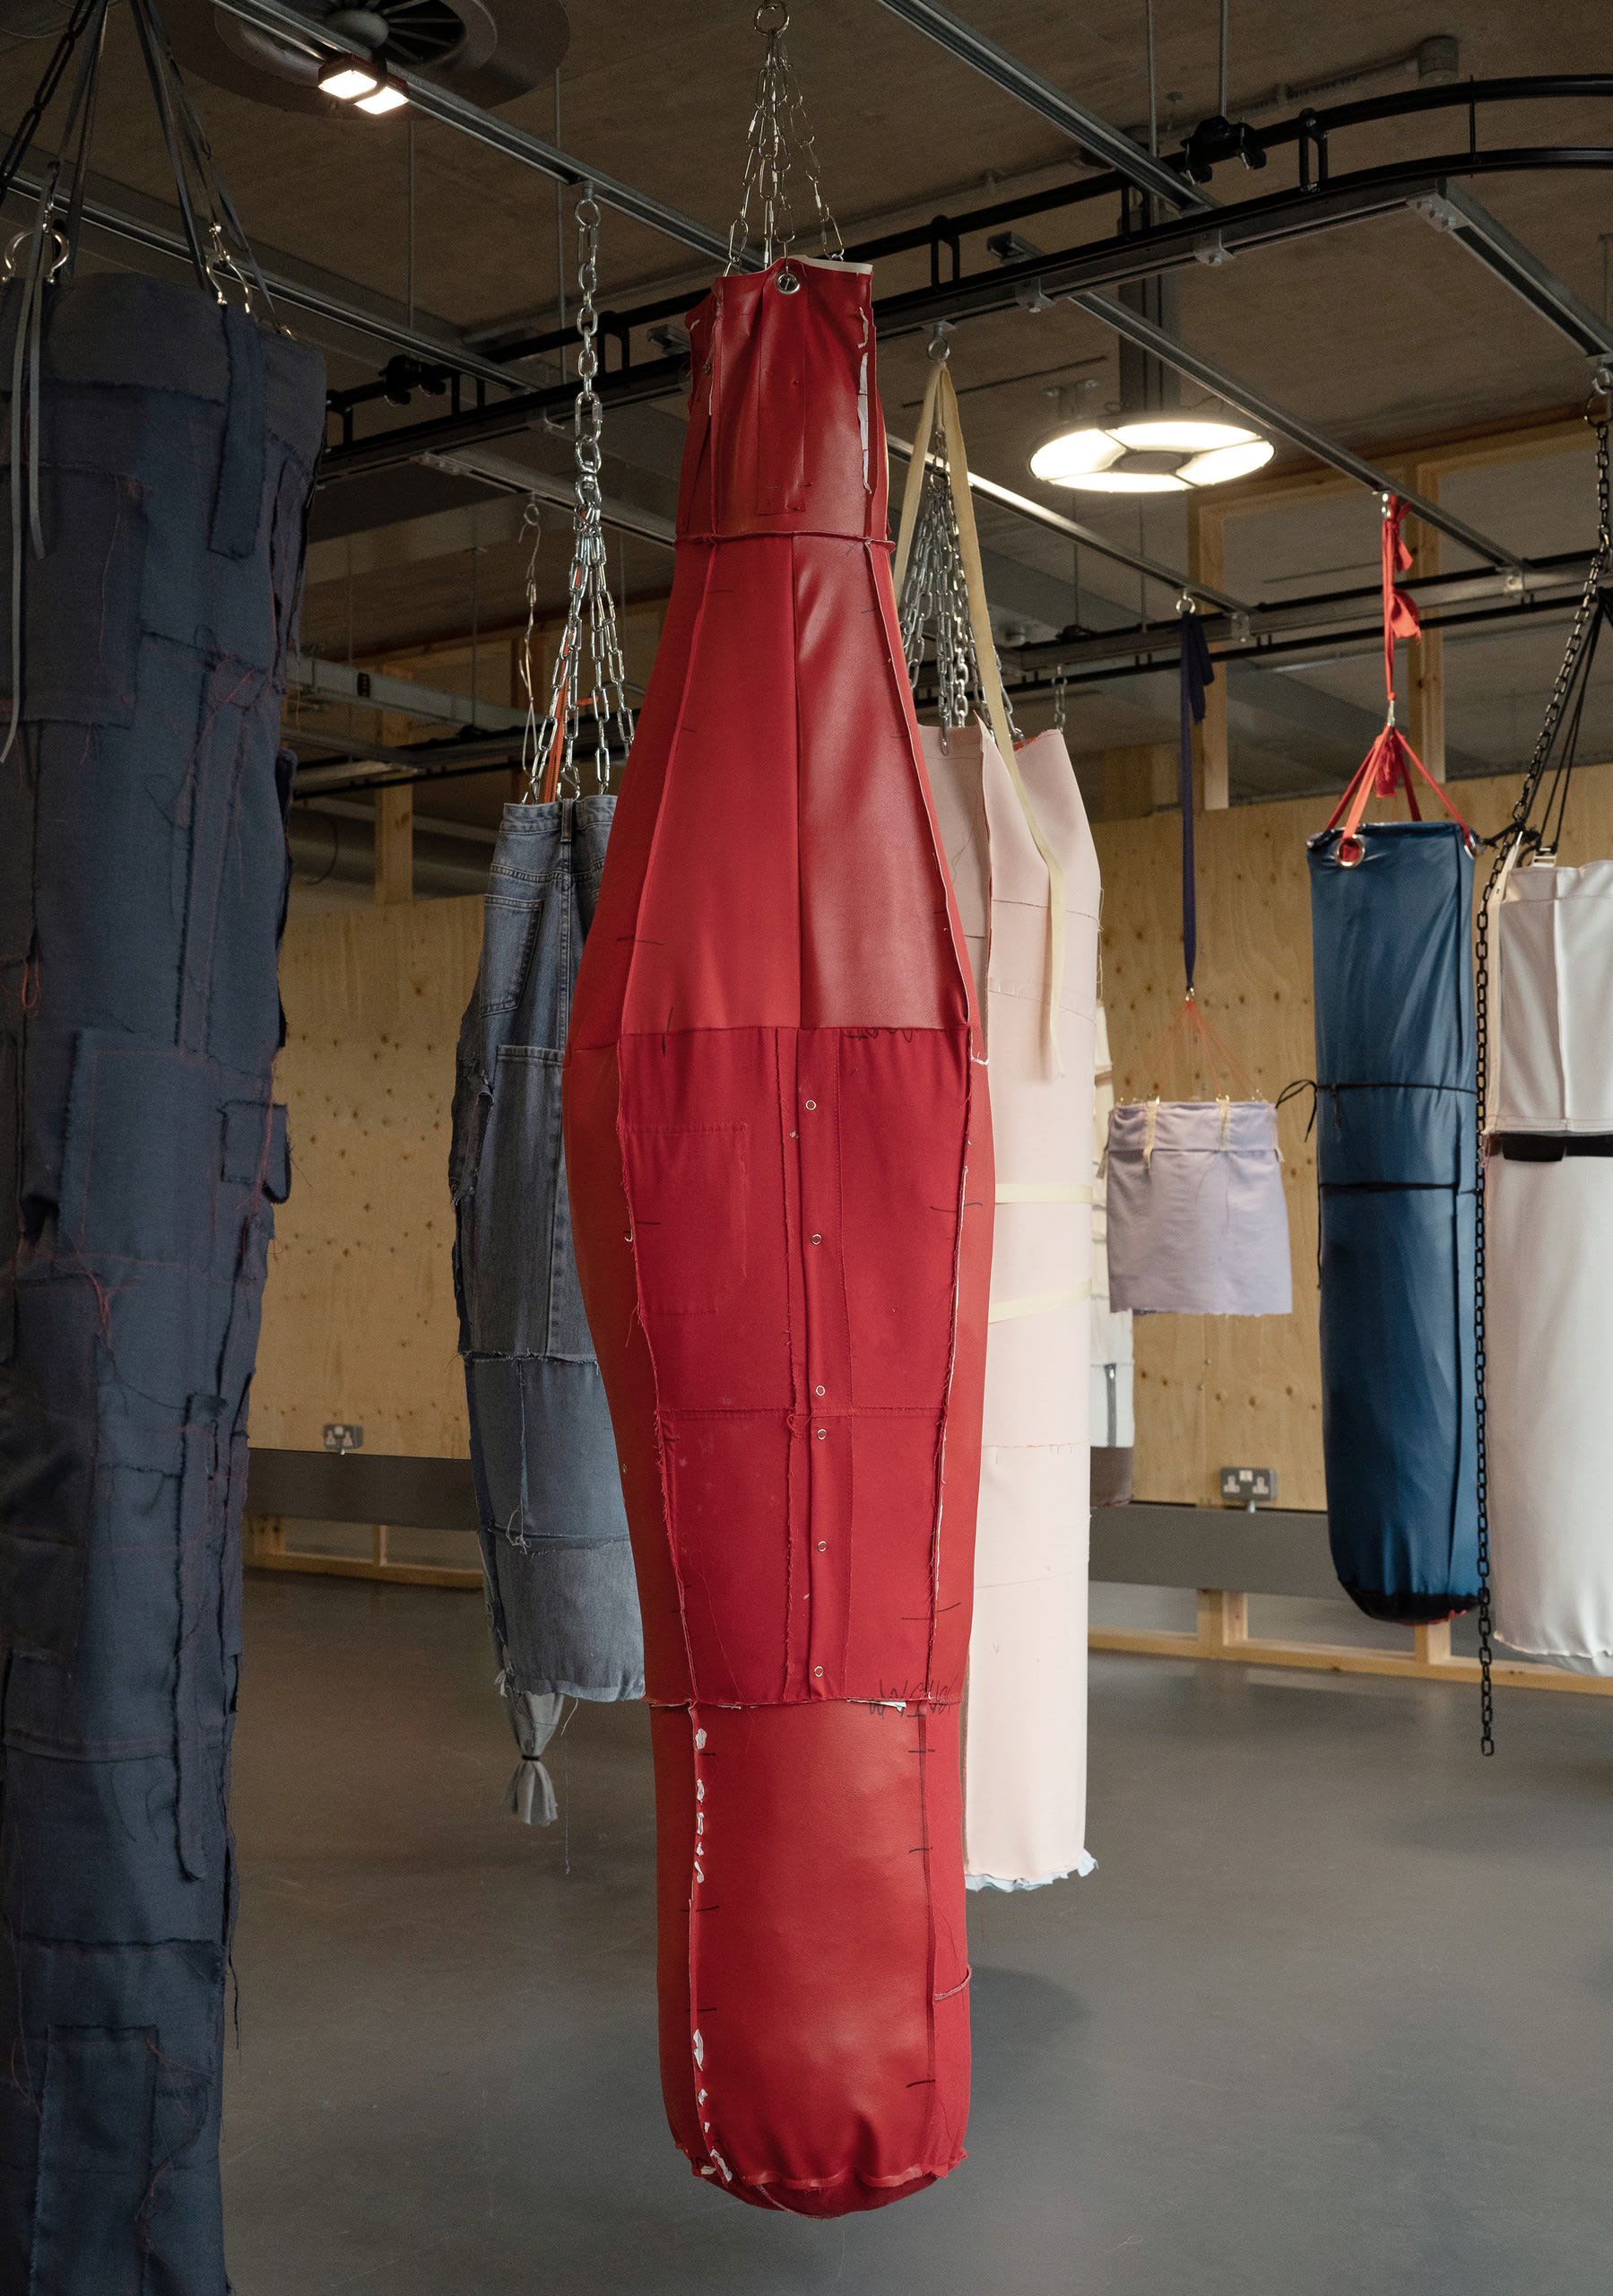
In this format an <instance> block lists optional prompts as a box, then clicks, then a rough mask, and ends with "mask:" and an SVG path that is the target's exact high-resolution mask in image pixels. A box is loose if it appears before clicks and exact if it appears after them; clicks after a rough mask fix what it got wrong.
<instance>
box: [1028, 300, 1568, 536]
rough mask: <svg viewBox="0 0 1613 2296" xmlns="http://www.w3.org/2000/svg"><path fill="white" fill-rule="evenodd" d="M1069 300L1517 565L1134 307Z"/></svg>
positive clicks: (1324, 456) (1254, 417) (1272, 427)
mask: <svg viewBox="0 0 1613 2296" xmlns="http://www.w3.org/2000/svg"><path fill="white" fill-rule="evenodd" d="M1069 300H1070V301H1071V302H1072V303H1073V304H1074V305H1075V306H1076V308H1077V309H1078V310H1082V311H1085V312H1086V314H1087V316H1088V318H1095V319H1100V320H1101V321H1102V322H1103V324H1104V326H1108V327H1113V328H1114V332H1115V334H1116V335H1124V336H1126V337H1127V339H1128V340H1129V341H1131V342H1132V343H1135V344H1140V346H1141V348H1142V349H1143V350H1144V351H1147V352H1151V353H1152V354H1153V356H1154V357H1155V358H1156V359H1158V361H1160V363H1161V364H1162V365H1163V366H1166V367H1172V368H1174V369H1175V371H1176V372H1177V374H1179V375H1186V376H1187V377H1189V378H1190V379H1191V380H1192V381H1193V382H1195V383H1200V384H1201V385H1202V386H1203V387H1204V388H1205V389H1206V390H1208V391H1213V392H1214V393H1215V395H1216V396H1217V397H1218V398H1219V399H1222V400H1224V401H1225V402H1226V404H1227V405H1228V406H1230V407H1233V408H1234V409H1236V412H1237V413H1239V414H1246V415H1247V416H1248V417H1249V419H1250V421H1251V422H1255V423H1258V424H1259V425H1260V427H1261V429H1262V430H1264V431H1278V432H1279V434H1280V435H1281V436H1282V437H1283V438H1285V439H1292V440H1293V442H1294V444H1295V445H1296V447H1303V448H1305V452H1306V453H1307V454H1311V455H1314V456H1315V457H1316V459H1317V461H1318V462H1322V463H1330V464H1331V465H1332V467H1333V469H1334V470H1338V471H1342V472H1343V473H1344V474H1345V475H1346V477H1347V478H1353V479H1356V480H1357V481H1358V482H1359V483H1360V484H1361V485H1363V486H1366V487H1370V488H1371V490H1372V491H1373V492H1374V493H1375V494H1398V495H1399V497H1400V499H1401V501H1402V502H1406V503H1409V505H1410V507H1411V509H1414V510H1415V511H1416V512H1417V515H1418V517H1419V518H1421V519H1422V520H1423V522H1424V524H1425V525H1427V526H1437V527H1438V529H1439V531H1440V533H1441V534H1443V535H1449V536H1450V537H1451V540H1452V541H1453V542H1459V543H1460V544H1461V546H1462V548H1463V549H1464V550H1470V551H1471V552H1473V555H1474V556H1475V557H1476V558H1481V559H1483V560H1484V561H1486V563H1487V565H1490V566H1505V567H1509V568H1512V569H1513V570H1517V569H1519V568H1521V567H1522V562H1523V561H1522V559H1520V558H1519V557H1518V555H1517V553H1516V552H1514V551H1510V550H1505V549H1503V548H1502V546H1501V544H1499V543H1495V542H1492V541H1491V540H1490V538H1489V536H1488V535H1481V534H1480V533H1479V530H1478V528H1477V527H1475V526H1469V525H1467V524H1466V522H1465V521H1464V520H1463V519H1461V518H1458V517H1453V516H1452V514H1451V512H1450V511H1449V510H1442V509H1440V507H1439V505H1438V503H1437V502H1429V501H1427V500H1425V499H1424V497H1423V496H1422V495H1420V494H1418V493H1416V492H1414V491H1413V490H1412V489H1411V488H1410V487H1409V486H1405V485H1402V484H1401V483H1397V482H1396V481H1395V480H1394V479H1392V478H1391V477H1390V475H1389V474H1388V473H1387V471H1381V470H1379V469H1378V468H1377V467H1376V465H1375V464H1372V463H1369V462H1366V461H1364V460H1363V459H1362V457H1360V456H1359V455H1357V454H1355V453H1353V452H1352V450H1351V449H1350V448H1349V447H1341V446H1340V445H1339V444H1338V443H1337V441H1336V440H1334V439H1330V438H1329V437H1328V435H1327V433H1326V432H1325V431H1318V430H1317V428H1316V426H1315V425H1314V423H1312V422H1306V421H1305V417H1304V416H1303V415H1300V414H1291V413H1289V412H1288V409H1287V408H1286V407H1282V406H1279V405H1278V404H1277V402H1276V400H1275V399H1270V398H1268V397H1267V396H1265V394H1264V392H1263V391H1257V390H1256V389H1255V388H1254V387H1253V384H1250V383H1245V382H1242V381H1240V380H1239V378H1237V377H1236V375H1229V374H1228V373H1227V371H1226V370H1225V369H1224V368H1221V367H1218V366H1216V365H1215V363H1214V362H1213V361H1211V360H1209V359H1205V358H1201V356H1200V354H1199V353H1198V352H1196V351H1190V350H1189V349H1188V347H1187V345H1186V344H1184V343H1179V342H1178V341H1177V340H1176V338H1175V335H1166V332H1165V330H1164V328H1163V327H1158V326H1154V325H1153V324H1152V323H1151V322H1150V321H1149V320H1148V319H1145V318H1144V317H1142V315H1141V313H1140V312H1139V311H1133V310H1132V309H1129V308H1128V307H1127V306H1126V305H1125V304H1123V303H1114V302H1111V301H1110V300H1109V298H1108V297H1107V296H1106V295H1094V294H1088V293H1086V292H1085V291H1082V292H1078V293H1076V294H1073V295H1071V297H1070V298H1069Z"/></svg>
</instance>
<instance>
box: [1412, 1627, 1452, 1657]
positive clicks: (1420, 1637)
mask: <svg viewBox="0 0 1613 2296" xmlns="http://www.w3.org/2000/svg"><path fill="white" fill-rule="evenodd" d="M1411 1641H1412V1647H1413V1648H1414V1650H1415V1651H1416V1654H1417V1663H1418V1665H1419V1666H1448V1665H1450V1663H1451V1622H1450V1620H1449V1619H1448V1618H1441V1619H1435V1622H1434V1623H1433V1625H1432V1626H1414V1627H1413V1628H1412V1630H1411Z"/></svg>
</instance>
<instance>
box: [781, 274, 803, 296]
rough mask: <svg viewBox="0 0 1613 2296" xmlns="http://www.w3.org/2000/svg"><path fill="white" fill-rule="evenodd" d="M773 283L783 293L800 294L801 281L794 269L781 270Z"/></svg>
mask: <svg viewBox="0 0 1613 2296" xmlns="http://www.w3.org/2000/svg"><path fill="white" fill-rule="evenodd" d="M774 285H775V286H776V288H777V289H778V291H779V293H780V294H781V295H799V294H800V292H801V281H800V280H799V278H797V276H796V274H794V272H793V271H789V270H785V271H781V272H780V273H779V274H778V277H777V278H776V280H775V281H774Z"/></svg>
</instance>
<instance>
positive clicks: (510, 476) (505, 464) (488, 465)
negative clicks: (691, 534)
mask: <svg viewBox="0 0 1613 2296" xmlns="http://www.w3.org/2000/svg"><path fill="white" fill-rule="evenodd" d="M421 462H422V463H424V464H425V465H426V467H427V469H428V470H440V471H447V472H448V473H449V474H451V475H452V476H455V477H465V478H479V479H481V481H482V483H484V484H485V485H488V486H496V487H498V488H499V490H500V491H502V492H503V493H506V494H525V495H531V496H535V498H536V499H537V500H538V501H540V502H548V503H551V504H552V505H553V506H554V508H555V509H560V510H575V509H576V508H577V482H576V480H575V479H571V478H566V477H562V476H560V475H559V474H557V473H555V472H553V471H547V470H533V469H532V468H530V467H529V465H527V464H525V463H518V462H515V461H512V460H511V458H510V457H508V456H507V455H490V454H489V453H488V452H487V451H486V449H485V448H481V447H461V448H459V449H458V450H457V451H456V452H455V453H454V454H451V455H422V456H421ZM600 516H601V517H602V519H603V522H604V524H605V525H606V526H614V527H616V528H617V529H618V530H619V531H620V532H621V533H622V534H628V535H637V536H638V538H639V540H640V541H641V542H658V543H660V544H662V545H663V548H664V549H667V550H671V549H672V548H674V547H675V545H676V543H677V540H678V533H677V528H676V527H675V526H673V524H672V520H671V519H670V518H663V517H662V516H661V515H660V513H659V512H658V511H655V510H641V509H639V508H638V506H637V503H633V502H624V501H622V500H621V499H620V497H619V496H616V495H610V494H607V495H604V496H603V497H602V498H601V501H600Z"/></svg>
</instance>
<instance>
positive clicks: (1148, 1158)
mask: <svg viewBox="0 0 1613 2296" xmlns="http://www.w3.org/2000/svg"><path fill="white" fill-rule="evenodd" d="M1148 1109H1149V1112H1148V1117H1147V1118H1146V1120H1145V1122H1144V1124H1143V1128H1142V1169H1143V1170H1144V1171H1145V1172H1148V1171H1151V1170H1153V1167H1154V1135H1155V1133H1156V1132H1157V1131H1158V1128H1159V1103H1158V1100H1150V1101H1149V1104H1148Z"/></svg>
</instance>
